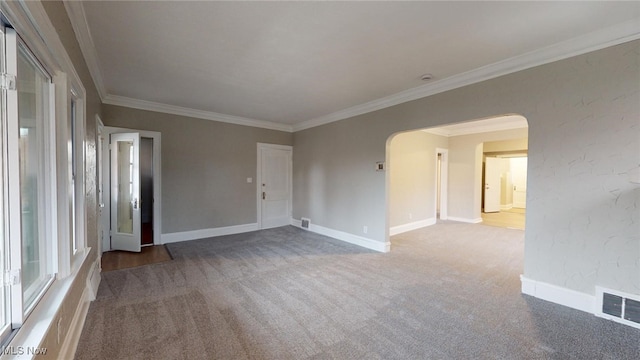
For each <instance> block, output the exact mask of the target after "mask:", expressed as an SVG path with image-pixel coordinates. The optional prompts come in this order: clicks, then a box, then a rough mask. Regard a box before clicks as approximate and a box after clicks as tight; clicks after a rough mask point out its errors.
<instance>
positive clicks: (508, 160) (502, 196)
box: [481, 138, 528, 230]
mask: <svg viewBox="0 0 640 360" xmlns="http://www.w3.org/2000/svg"><path fill="white" fill-rule="evenodd" d="M527 151H528V146H527V138H521V139H510V140H503V141H493V142H485V143H484V144H483V172H482V183H481V189H482V222H483V223H484V224H485V225H492V226H500V227H506V228H512V229H520V230H524V227H525V222H526V221H525V220H526V207H527V206H526V203H527V196H526V194H527V161H528V158H527Z"/></svg>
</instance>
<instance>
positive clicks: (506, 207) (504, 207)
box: [500, 204, 513, 210]
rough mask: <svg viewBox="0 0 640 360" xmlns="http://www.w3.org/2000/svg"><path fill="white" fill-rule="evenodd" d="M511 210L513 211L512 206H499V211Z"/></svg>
mask: <svg viewBox="0 0 640 360" xmlns="http://www.w3.org/2000/svg"><path fill="white" fill-rule="evenodd" d="M511 209H513V204H506V205H502V204H500V210H511Z"/></svg>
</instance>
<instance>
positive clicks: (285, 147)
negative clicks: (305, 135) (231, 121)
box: [256, 143, 293, 229]
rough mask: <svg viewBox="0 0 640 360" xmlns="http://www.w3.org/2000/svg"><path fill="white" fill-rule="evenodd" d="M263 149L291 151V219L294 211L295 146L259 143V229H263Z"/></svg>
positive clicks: (257, 203)
mask: <svg viewBox="0 0 640 360" xmlns="http://www.w3.org/2000/svg"><path fill="white" fill-rule="evenodd" d="M263 149H275V150H288V151H291V158H290V159H289V174H288V176H289V184H291V188H290V189H289V217H290V218H291V216H292V213H291V211H292V209H293V146H289V145H277V144H266V143H258V151H257V159H258V161H257V165H258V166H257V170H256V210H257V224H258V229H262V154H261V151H262V150H263Z"/></svg>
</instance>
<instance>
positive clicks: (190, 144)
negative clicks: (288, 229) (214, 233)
mask: <svg viewBox="0 0 640 360" xmlns="http://www.w3.org/2000/svg"><path fill="white" fill-rule="evenodd" d="M103 113H104V117H103V121H104V124H105V125H106V126H116V127H123V128H130V129H139V130H150V131H158V132H160V133H162V154H161V157H162V233H164V234H166V233H173V232H180V231H190V230H200V229H209V228H217V227H224V226H231V225H242V224H250V223H255V222H256V221H257V214H256V206H257V203H256V201H257V200H256V183H255V181H256V168H257V151H258V150H257V145H256V144H257V143H258V142H262V143H271V144H281V145H291V141H292V135H291V134H290V133H286V132H282V131H275V130H267V129H259V128H255V127H248V126H240V125H234V124H227V123H221V122H216V121H210V120H202V119H194V118H188V117H184V116H178V115H171V114H163V113H157V112H152V111H145V110H137V109H131V108H125V107H120V106H113V105H104V106H103ZM294 154H295V150H294ZM294 156H295V155H294ZM248 177H251V178H253V183H251V184H249V183H247V178H248Z"/></svg>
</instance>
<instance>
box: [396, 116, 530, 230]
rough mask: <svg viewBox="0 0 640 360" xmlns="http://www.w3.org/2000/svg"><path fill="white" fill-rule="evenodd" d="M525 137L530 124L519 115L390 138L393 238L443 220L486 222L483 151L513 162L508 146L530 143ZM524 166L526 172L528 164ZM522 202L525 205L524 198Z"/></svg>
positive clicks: (403, 133)
mask: <svg viewBox="0 0 640 360" xmlns="http://www.w3.org/2000/svg"><path fill="white" fill-rule="evenodd" d="M527 138H528V124H527V120H526V119H525V118H524V117H522V116H519V115H505V116H500V117H494V118H489V119H484V120H475V121H470V122H465V123H459V124H453V125H447V126H441V127H438V128H427V129H418V130H413V131H407V132H402V133H398V134H394V135H392V136H391V137H390V138H389V140H388V142H387V149H388V151H387V162H388V166H387V169H388V171H387V180H386V181H387V196H388V201H387V221H388V226H389V236H394V235H397V234H401V233H404V232H408V231H412V230H416V229H419V228H422V227H426V226H430V225H433V224H436V223H438V222H440V221H458V222H466V223H480V222H483V221H484V220H483V216H482V214H483V200H484V190H483V185H484V180H485V179H484V176H483V170H484V169H483V164H484V160H486V158H487V156H483V154H484V152H485V150H483V149H485V148H486V151H487V152H488V153H487V155H488V156H489V157H492V156H500V157H501V158H506V157H507V156H509V157H510V158H514V159H515V158H516V156H515V155H516V153H515V150H516V148H513V147H512V148H509V147H506V148H504V146H506V145H509V144H510V143H513V142H516V141H517V140H521V139H523V140H522V141H523V142H524V143H525V144H526V142H527ZM500 146H503V148H501V147H500ZM517 150H518V153H519V154H520V157H522V156H526V152H527V148H526V145H525V147H524V148H517ZM514 161H516V160H514ZM515 166H516V165H514V168H515ZM523 166H524V168H525V169H526V167H527V165H526V163H524V165H523ZM524 177H525V179H526V175H525V176H524ZM517 190H518V191H520V190H521V188H520V187H517ZM523 190H526V185H525V187H524V188H523ZM525 194H526V193H525ZM512 195H513V194H512ZM522 198H523V199H524V200H523V201H524V202H525V203H526V195H522ZM498 204H499V198H498ZM517 206H521V205H517ZM517 206H515V207H514V206H512V208H514V210H512V211H514V212H515V211H517V209H518V207H517ZM520 215H522V214H520ZM522 216H523V215H522ZM522 228H524V227H522Z"/></svg>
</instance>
